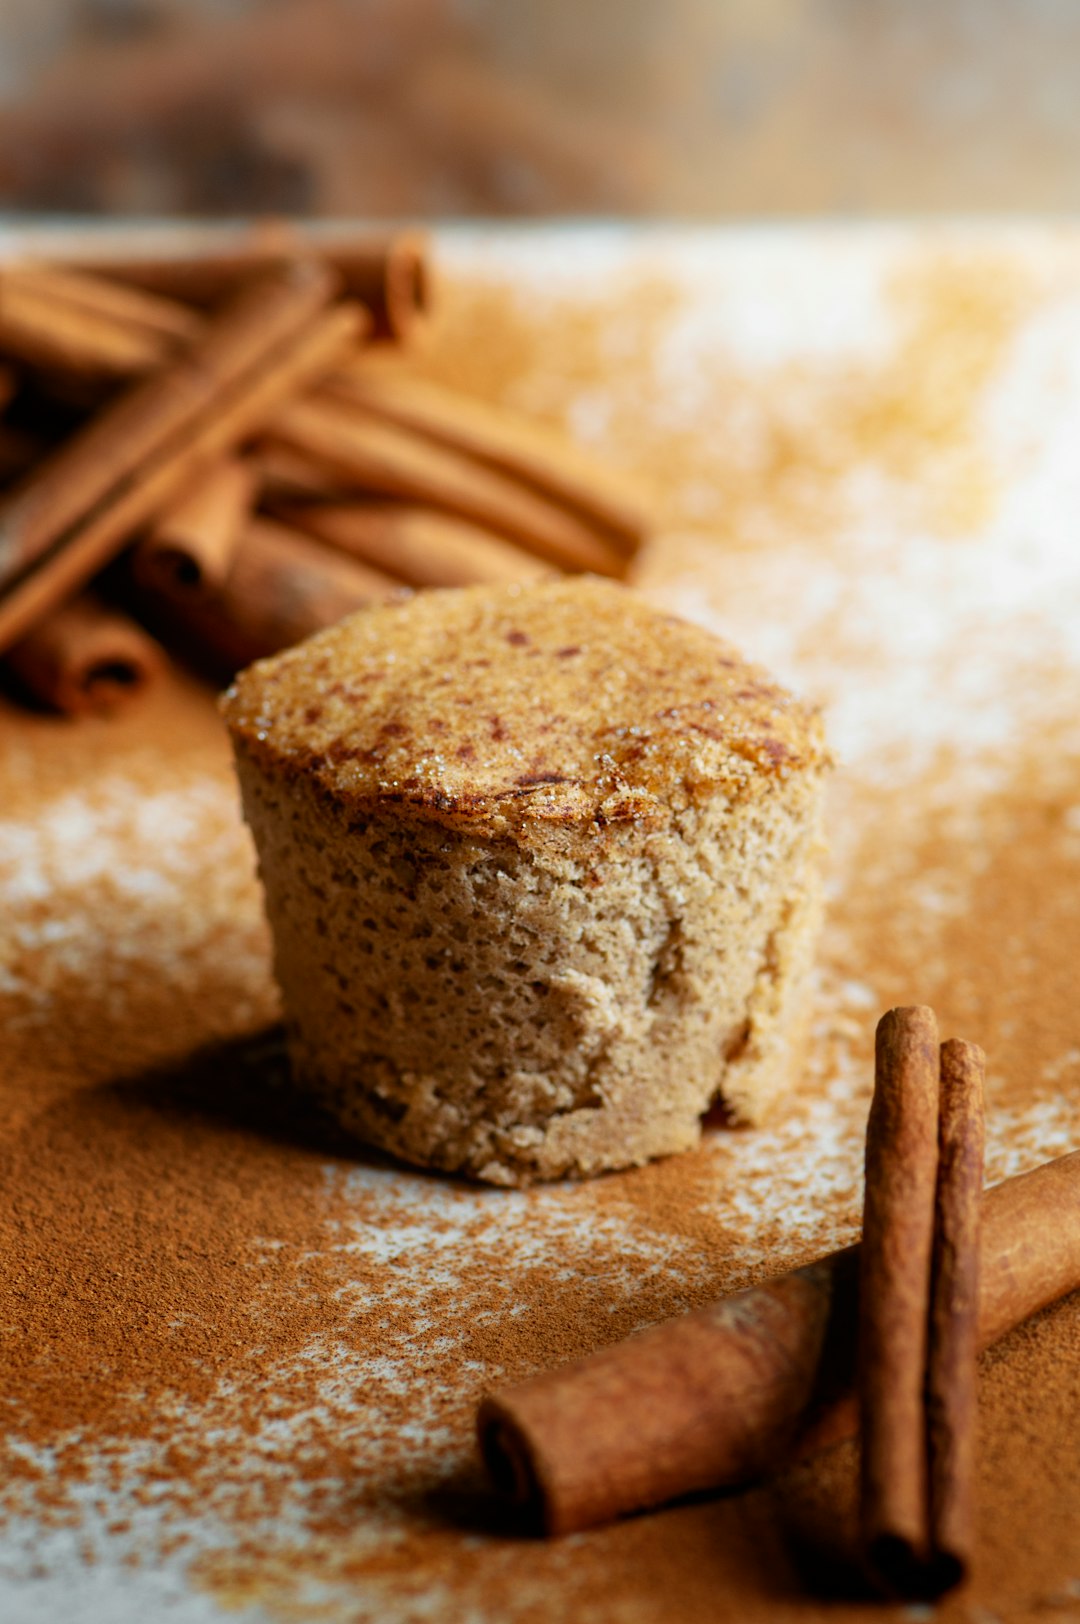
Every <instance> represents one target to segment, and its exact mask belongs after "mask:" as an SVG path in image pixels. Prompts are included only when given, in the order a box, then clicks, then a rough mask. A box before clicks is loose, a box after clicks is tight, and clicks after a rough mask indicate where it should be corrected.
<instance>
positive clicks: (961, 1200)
mask: <svg viewBox="0 0 1080 1624" xmlns="http://www.w3.org/2000/svg"><path fill="white" fill-rule="evenodd" d="M985 1067H986V1058H985V1056H984V1055H983V1052H982V1050H981V1049H980V1048H978V1047H977V1045H976V1044H974V1043H962V1042H960V1041H959V1039H956V1038H951V1039H950V1040H949V1041H948V1042H947V1043H943V1044H942V1045H941V1123H940V1136H939V1159H938V1181H937V1213H936V1225H935V1232H934V1270H933V1289H932V1297H931V1304H930V1353H929V1363H928V1367H927V1380H926V1404H927V1420H928V1449H929V1466H930V1517H929V1546H930V1558H929V1568H928V1572H927V1574H926V1575H925V1588H926V1589H927V1590H928V1591H930V1592H931V1593H933V1594H937V1593H939V1592H941V1591H943V1590H948V1589H950V1588H951V1587H952V1586H953V1585H955V1584H959V1583H961V1582H962V1581H963V1579H964V1578H965V1577H966V1575H967V1573H968V1572H969V1570H970V1567H971V1558H972V1552H973V1549H974V1543H975V1532H974V1529H975V1511H974V1495H973V1484H974V1480H975V1431H976V1420H977V1414H976V1391H975V1387H976V1355H977V1352H978V1319H979V1225H980V1210H981V1205H982V1179H983V1142H984V1137H985V1135H984V1128H983V1075H984V1071H985Z"/></svg>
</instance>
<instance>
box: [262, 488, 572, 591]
mask: <svg viewBox="0 0 1080 1624" xmlns="http://www.w3.org/2000/svg"><path fill="white" fill-rule="evenodd" d="M280 513H281V517H282V518H284V519H285V520H286V522H287V523H289V524H292V525H294V526H295V527H296V528H297V529H299V530H306V531H307V532H308V533H309V534H310V535H313V536H318V537H319V538H320V540H322V541H325V542H328V543H329V544H330V545H331V546H333V547H340V548H341V549H342V551H344V552H347V553H349V554H351V556H352V557H353V558H358V559H361V560H362V561H363V562H364V563H365V564H370V565H372V566H373V567H374V568H375V569H379V570H383V571H384V572H385V573H386V574H388V575H392V576H396V577H397V579H398V580H399V581H404V582H406V583H407V584H408V585H409V586H414V587H432V586H436V587H438V586H473V585H479V584H481V583H482V582H485V581H486V582H490V583H497V582H500V581H503V582H510V581H536V580H540V579H541V578H542V577H543V576H544V575H546V574H548V573H549V572H548V570H547V568H546V566H545V565H544V564H542V563H540V562H539V560H538V559H535V558H533V557H532V556H531V555H530V554H528V553H524V552H522V551H521V550H520V548H517V547H511V546H510V545H509V543H508V542H505V541H501V540H500V539H499V537H498V536H493V535H491V534H490V533H489V532H487V531H485V530H481V529H479V528H478V527H477V526H476V525H472V524H467V523H466V522H465V521H464V520H463V519H453V518H449V517H447V515H446V514H444V513H436V512H433V511H432V510H431V509H430V508H418V507H410V506H408V505H406V504H405V503H401V504H392V503H388V502H369V503H359V502H352V503H328V502H326V503H324V502H311V503H304V504H294V505H288V506H283V507H282V508H281V509H280Z"/></svg>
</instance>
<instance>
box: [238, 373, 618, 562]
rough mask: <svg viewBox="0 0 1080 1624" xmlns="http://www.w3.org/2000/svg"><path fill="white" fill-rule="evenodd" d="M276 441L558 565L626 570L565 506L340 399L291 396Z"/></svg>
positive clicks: (364, 485) (379, 491)
mask: <svg viewBox="0 0 1080 1624" xmlns="http://www.w3.org/2000/svg"><path fill="white" fill-rule="evenodd" d="M267 438H268V441H269V443H270V444H271V445H274V444H275V443H280V444H282V445H285V446H288V447H289V448H291V449H292V450H294V451H300V452H303V453H304V455H305V456H307V457H309V458H310V459H311V460H313V461H314V462H316V463H321V464H322V465H323V466H324V467H325V468H326V469H327V470H328V471H329V472H330V473H332V474H335V475H337V476H338V477H339V478H342V479H345V480H348V481H349V482H350V483H351V484H352V485H353V487H354V488H355V489H356V490H358V491H363V492H365V493H366V494H369V495H376V496H379V495H381V496H393V497H400V498H402V499H404V500H405V501H409V502H414V503H417V504H418V505H421V506H424V507H433V508H438V509H440V510H441V511H442V512H444V513H449V514H452V515H454V516H455V517H456V518H460V519H466V520H468V521H469V522H470V523H473V524H478V525H480V526H482V527H483V528H485V529H487V530H491V531H494V532H495V534H496V535H500V536H503V537H504V538H505V539H506V540H508V541H512V542H515V543H517V544H518V545H519V546H521V547H524V548H526V549H527V551H529V552H531V553H534V554H535V555H536V556H537V557H538V558H542V559H544V560H545V561H546V562H547V563H550V564H554V565H556V566H557V567H558V568H559V569H564V570H569V571H575V570H589V571H592V573H593V574H596V575H614V576H619V575H622V574H623V573H624V572H625V567H626V561H625V559H624V557H623V556H622V554H621V553H620V552H619V551H618V550H617V549H616V548H615V547H614V546H613V545H612V544H611V542H610V541H609V540H607V539H605V538H604V537H603V536H601V535H600V534H599V533H598V532H597V531H596V530H595V529H593V528H591V527H590V526H589V525H588V524H587V523H586V522H585V521H584V520H583V519H581V518H579V517H578V516H577V515H576V514H573V513H571V512H569V511H568V510H567V509H566V508H562V507H559V506H557V505H556V504H555V503H554V502H549V501H546V500H545V499H544V498H543V497H541V496H538V495H536V494H535V492H533V491H531V490H528V489H527V488H526V487H524V486H522V485H520V484H518V483H517V482H515V481H514V480H511V479H508V478H507V477H506V476H505V475H503V474H499V473H496V472H495V471H494V470H493V469H490V468H485V467H483V466H482V465H481V464H479V463H477V462H475V461H473V460H472V459H470V458H468V457H464V456H462V455H461V454H460V453H458V452H455V451H450V450H448V449H447V448H446V447H445V446H439V445H435V444H434V443H433V442H431V441H429V440H425V439H424V438H423V437H422V436H420V435H417V434H412V433H410V432H409V431H408V430H406V429H401V428H398V427H396V426H395V425H393V424H390V423H380V422H378V421H377V420H376V419H374V418H372V417H370V416H369V415H368V414H366V413H365V412H362V411H360V410H358V409H353V408H351V407H349V406H347V405H344V404H342V403H340V402H338V401H336V400H333V399H322V398H314V399H311V400H298V401H292V402H290V404H289V405H288V406H286V407H285V408H284V409H283V410H282V411H281V412H280V413H278V414H277V416H276V417H275V418H274V424H273V432H272V434H270V435H269V436H268V437H267Z"/></svg>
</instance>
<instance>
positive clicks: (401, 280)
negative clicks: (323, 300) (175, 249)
mask: <svg viewBox="0 0 1080 1624" xmlns="http://www.w3.org/2000/svg"><path fill="white" fill-rule="evenodd" d="M306 255H317V256H318V257H319V258H320V259H322V260H324V261H325V262H326V263H327V264H328V265H331V266H332V267H333V269H334V271H335V272H336V273H337V276H338V277H339V279H340V282H341V286H342V287H343V289H344V291H345V292H346V293H347V294H348V295H349V297H350V298H352V299H355V300H358V301H359V302H360V303H361V304H364V305H366V306H367V308H368V309H369V310H370V311H371V312H372V315H373V317H374V320H375V324H376V331H377V333H378V334H379V335H380V336H383V337H390V338H396V339H399V340H404V339H406V338H408V337H410V336H411V335H412V334H413V332H414V331H415V329H416V327H417V325H418V324H419V323H420V322H421V321H422V320H423V318H424V317H425V316H426V314H427V312H428V309H429V307H430V303H431V254H430V247H429V244H428V240H427V238H426V237H425V236H424V235H423V233H422V232H416V231H394V232H386V233H381V234H380V233H372V234H368V235H363V234H360V235H358V234H357V233H355V232H342V231H334V230H326V231H315V232H311V233H306V234H305V235H303V236H301V235H300V234H299V233H297V232H296V231H295V230H293V229H292V228H291V227H290V226H288V225H287V224H285V223H284V222H269V223H267V224H264V225H261V226H257V227H255V228H253V229H247V230H245V231H243V232H242V233H240V234H235V233H218V234H217V236H216V238H215V242H214V244H213V246H210V247H208V248H207V249H205V250H204V251H201V252H199V253H196V254H169V253H162V254H150V253H147V254H142V255H130V256H125V257H114V256H108V255H102V256H101V257H98V256H96V255H95V256H94V257H90V256H87V257H86V258H85V259H83V260H81V261H80V262H79V263H80V264H81V266H82V267H83V268H84V269H86V270H90V271H96V272H97V273H98V274H99V275H101V276H106V277H110V278H113V279H115V280H117V281H120V282H125V283H129V284H130V285H131V286H132V287H138V288H143V289H145V290H146V291H147V292H150V293H157V294H162V295H164V296H166V297H168V298H170V299H179V300H184V301H189V302H191V303H192V304H198V305H206V306H211V305H215V304H218V303H219V302H220V301H221V300H222V299H226V298H229V297H230V296H231V295H233V294H234V293H235V292H236V290H237V288H238V287H240V286H242V285H243V283H245V282H247V281H250V279H251V278H252V276H257V275H258V274H259V273H260V272H261V271H265V270H266V269H267V268H268V267H270V266H272V265H274V264H275V263H277V262H279V261H280V260H281V259H283V258H288V257H290V256H306Z"/></svg>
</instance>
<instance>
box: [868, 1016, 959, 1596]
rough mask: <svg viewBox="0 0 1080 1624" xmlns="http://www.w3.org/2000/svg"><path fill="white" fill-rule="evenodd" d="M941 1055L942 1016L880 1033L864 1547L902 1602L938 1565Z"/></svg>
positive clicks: (873, 1114)
mask: <svg viewBox="0 0 1080 1624" xmlns="http://www.w3.org/2000/svg"><path fill="white" fill-rule="evenodd" d="M939 1077H940V1044H939V1041H938V1032H937V1021H936V1019H935V1017H934V1012H933V1010H932V1009H927V1008H925V1007H924V1006H922V1005H916V1006H914V1007H912V1008H906V1009H891V1010H889V1011H888V1013H887V1014H885V1015H883V1016H882V1018H881V1020H880V1021H879V1023H878V1028H877V1040H876V1056H875V1072H874V1097H873V1103H872V1105H871V1107H870V1121H869V1124H868V1126H867V1131H866V1195H865V1202H864V1206H863V1238H862V1278H861V1283H860V1302H859V1407H860V1416H861V1425H862V1491H861V1492H862V1509H861V1528H862V1540H863V1546H864V1549H865V1552H866V1558H867V1561H868V1563H869V1565H870V1567H871V1569H872V1570H873V1571H874V1572H875V1573H876V1574H878V1575H879V1576H880V1578H881V1579H882V1581H883V1582H884V1583H885V1584H886V1585H887V1586H889V1587H891V1588H893V1589H895V1590H898V1591H900V1592H903V1591H904V1590H906V1589H908V1588H910V1584H911V1575H912V1574H913V1573H914V1572H915V1570H916V1569H917V1568H919V1567H921V1566H922V1565H924V1564H925V1561H926V1559H927V1557H928V1555H929V1552H928V1549H927V1533H928V1529H929V1483H928V1480H927V1459H926V1425H925V1408H924V1389H925V1382H926V1360H927V1334H928V1328H929V1306H930V1271H931V1264H932V1256H933V1239H934V1190H935V1185H936V1181H937V1163H938V1102H939V1092H940V1083H939Z"/></svg>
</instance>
